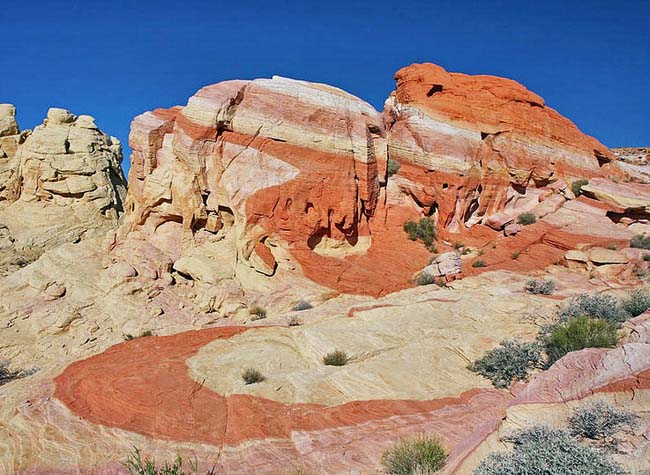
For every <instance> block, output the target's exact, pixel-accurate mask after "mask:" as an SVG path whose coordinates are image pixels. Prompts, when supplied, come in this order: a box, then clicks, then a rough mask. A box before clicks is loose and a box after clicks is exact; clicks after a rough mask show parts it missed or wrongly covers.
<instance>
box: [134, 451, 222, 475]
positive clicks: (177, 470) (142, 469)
mask: <svg viewBox="0 0 650 475" xmlns="http://www.w3.org/2000/svg"><path fill="white" fill-rule="evenodd" d="M187 465H188V469H189V471H188V472H186V471H185V468H184V467H185V462H184V461H183V458H182V457H181V456H180V455H176V458H175V459H174V462H172V463H171V464H170V463H169V462H165V465H163V466H158V465H156V462H155V460H151V459H149V458H145V459H144V460H143V459H142V455H141V453H140V450H139V449H137V448H136V449H134V450H133V452H132V453H131V454H129V457H128V458H127V459H126V461H125V462H124V467H125V468H126V470H127V471H128V473H129V475H190V474H192V475H198V473H199V467H198V462H197V460H196V459H195V460H194V461H190V462H189V463H188V464H187ZM205 475H216V472H215V469H214V467H213V468H212V469H211V470H208V471H207V472H206V474H205Z"/></svg>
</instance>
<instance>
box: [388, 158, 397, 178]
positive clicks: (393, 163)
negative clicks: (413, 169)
mask: <svg viewBox="0 0 650 475" xmlns="http://www.w3.org/2000/svg"><path fill="white" fill-rule="evenodd" d="M399 169H400V164H399V162H398V161H397V160H393V159H392V158H389V159H388V163H387V164H386V172H387V174H388V176H393V175H395V174H396V173H397V172H398V171H399Z"/></svg>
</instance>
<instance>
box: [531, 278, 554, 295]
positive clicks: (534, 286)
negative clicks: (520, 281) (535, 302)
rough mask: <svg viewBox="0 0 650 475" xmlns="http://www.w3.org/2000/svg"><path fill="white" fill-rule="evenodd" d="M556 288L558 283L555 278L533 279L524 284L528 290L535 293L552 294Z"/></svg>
mask: <svg viewBox="0 0 650 475" xmlns="http://www.w3.org/2000/svg"><path fill="white" fill-rule="evenodd" d="M556 288H557V284H556V283H555V281H554V280H553V279H531V280H529V281H528V282H526V285H525V286H524V289H525V290H526V292H529V293H531V294H535V295H551V294H552V293H553V292H555V289H556Z"/></svg>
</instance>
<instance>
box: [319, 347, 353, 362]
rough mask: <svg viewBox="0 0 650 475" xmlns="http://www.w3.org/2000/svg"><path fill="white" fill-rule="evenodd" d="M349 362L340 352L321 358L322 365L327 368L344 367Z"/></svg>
mask: <svg viewBox="0 0 650 475" xmlns="http://www.w3.org/2000/svg"><path fill="white" fill-rule="evenodd" d="M348 361H350V358H349V357H348V355H347V353H346V352H345V351H341V350H334V351H330V352H329V353H327V354H326V355H325V356H323V364H325V365H327V366H345V365H346V364H348Z"/></svg>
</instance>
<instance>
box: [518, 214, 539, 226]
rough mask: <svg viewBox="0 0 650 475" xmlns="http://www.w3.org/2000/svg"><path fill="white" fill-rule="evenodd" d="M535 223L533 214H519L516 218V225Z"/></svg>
mask: <svg viewBox="0 0 650 475" xmlns="http://www.w3.org/2000/svg"><path fill="white" fill-rule="evenodd" d="M535 221H537V219H536V218H535V215H534V214H533V213H521V214H520V215H519V216H518V217H517V223H519V224H522V225H524V226H528V225H529V224H533V223H534V222H535Z"/></svg>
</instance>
